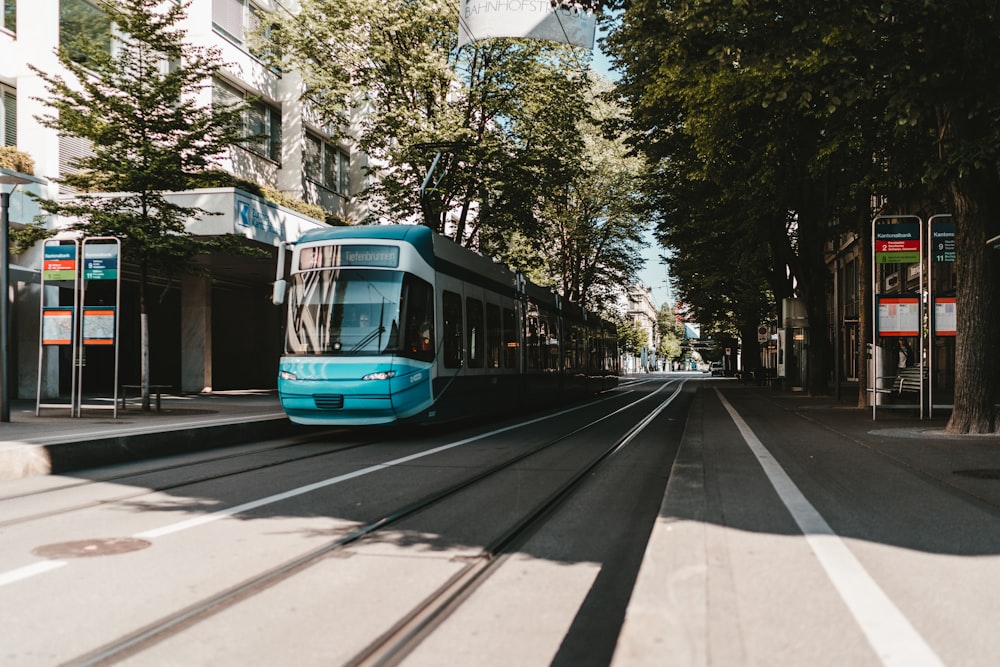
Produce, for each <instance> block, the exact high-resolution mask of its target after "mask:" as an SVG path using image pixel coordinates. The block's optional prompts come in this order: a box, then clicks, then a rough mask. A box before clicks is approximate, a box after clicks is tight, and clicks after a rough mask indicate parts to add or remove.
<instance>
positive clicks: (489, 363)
mask: <svg viewBox="0 0 1000 667" xmlns="http://www.w3.org/2000/svg"><path fill="white" fill-rule="evenodd" d="M286 247H287V248H289V249H290V250H291V264H290V266H288V265H287V259H288V257H287V254H288V253H287V252H285V251H282V252H280V253H279V258H278V276H277V280H276V282H275V296H274V301H275V303H278V304H280V303H283V302H285V301H287V304H288V314H287V331H286V344H285V353H284V355H283V356H282V358H281V362H280V367H279V371H278V394H279V396H280V398H281V404H282V407H283V408H284V410H285V412H286V413H287V414H288V417H289V419H291V420H292V421H293V422H296V423H300V424H324V425H330V424H342V425H367V424H386V423H391V422H395V421H400V420H417V421H439V420H441V421H444V420H450V419H456V418H460V417H468V416H472V415H478V414H485V413H491V412H498V411H500V410H501V409H503V410H509V409H518V408H524V407H530V406H535V405H540V404H543V403H546V402H551V401H552V400H553V399H556V398H564V399H572V398H577V397H579V396H583V395H586V394H590V393H595V392H598V391H603V390H606V389H609V388H612V387H614V386H616V385H617V381H618V367H617V363H618V354H617V332H616V329H615V326H614V325H613V324H611V323H609V322H606V321H603V320H601V319H600V318H598V317H596V316H594V315H588V314H587V313H585V312H583V310H582V309H580V308H578V307H576V306H575V305H573V304H568V303H567V304H561V303H560V301H559V299H558V298H557V297H556V295H555V294H553V293H552V292H550V291H547V290H544V289H542V288H539V287H537V286H535V285H532V284H531V283H529V282H528V281H527V280H525V279H524V277H523V276H521V275H519V274H515V273H513V272H512V271H510V270H509V269H507V268H506V267H504V266H502V265H500V264H496V263H495V262H493V261H491V260H489V259H487V258H485V257H482V256H481V255H478V254H477V253H475V252H472V251H470V250H468V249H466V248H462V247H460V246H459V245H457V244H456V243H454V242H452V241H451V240H450V239H447V238H445V237H443V236H440V235H438V234H435V233H434V232H433V231H432V230H431V229H429V228H427V227H423V226H414V225H387V226H358V227H336V228H330V229H321V230H313V231H310V232H307V233H305V234H303V236H302V237H301V238H300V239H299V240H298V241H297V242H296V243H294V244H291V245H289V246H286ZM286 271H287V273H286ZM286 275H287V279H286V278H285V276H286Z"/></svg>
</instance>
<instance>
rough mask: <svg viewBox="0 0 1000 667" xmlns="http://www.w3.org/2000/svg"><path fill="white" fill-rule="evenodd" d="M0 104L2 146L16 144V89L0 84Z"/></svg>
mask: <svg viewBox="0 0 1000 667" xmlns="http://www.w3.org/2000/svg"><path fill="white" fill-rule="evenodd" d="M0 93H2V95H0V104H2V105H3V127H2V128H0V129H2V131H3V137H2V138H3V141H2V145H4V146H17V91H16V90H14V89H13V88H10V87H8V86H0Z"/></svg>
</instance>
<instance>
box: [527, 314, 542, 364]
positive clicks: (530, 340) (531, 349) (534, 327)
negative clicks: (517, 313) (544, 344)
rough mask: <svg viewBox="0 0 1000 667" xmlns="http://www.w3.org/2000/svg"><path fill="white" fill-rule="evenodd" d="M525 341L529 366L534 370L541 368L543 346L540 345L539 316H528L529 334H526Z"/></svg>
mask: <svg viewBox="0 0 1000 667" xmlns="http://www.w3.org/2000/svg"><path fill="white" fill-rule="evenodd" d="M524 343H525V347H526V348H527V349H526V350H525V354H526V355H527V357H526V358H525V361H526V362H527V366H528V368H529V369H532V370H534V369H537V368H540V363H541V359H539V355H540V349H541V348H540V347H539V345H538V318H537V317H535V316H528V321H527V335H526V336H525V341H524Z"/></svg>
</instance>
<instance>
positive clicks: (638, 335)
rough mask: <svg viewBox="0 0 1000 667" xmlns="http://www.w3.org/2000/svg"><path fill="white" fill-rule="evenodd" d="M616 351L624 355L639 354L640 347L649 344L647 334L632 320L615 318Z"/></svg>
mask: <svg viewBox="0 0 1000 667" xmlns="http://www.w3.org/2000/svg"><path fill="white" fill-rule="evenodd" d="M617 323H618V351H619V352H620V353H621V354H622V355H624V356H633V355H636V354H639V352H640V351H641V350H642V348H644V347H646V346H648V345H649V334H647V333H646V330H645V329H643V328H642V327H640V326H639V325H638V324H636V323H635V322H634V321H632V320H626V319H624V318H621V317H619V318H617Z"/></svg>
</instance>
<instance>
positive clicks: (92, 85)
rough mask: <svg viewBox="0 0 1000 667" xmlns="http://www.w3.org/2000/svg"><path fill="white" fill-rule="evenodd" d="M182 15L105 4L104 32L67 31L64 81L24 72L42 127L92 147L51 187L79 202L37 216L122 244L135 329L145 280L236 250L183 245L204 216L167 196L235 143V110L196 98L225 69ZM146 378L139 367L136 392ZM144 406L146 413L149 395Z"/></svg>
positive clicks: (224, 243) (223, 245)
mask: <svg viewBox="0 0 1000 667" xmlns="http://www.w3.org/2000/svg"><path fill="white" fill-rule="evenodd" d="M186 8H187V5H186V4H183V3H166V4H164V3H161V2H159V0H105V1H103V2H101V3H100V9H101V10H102V11H103V12H104V15H103V17H101V22H103V23H101V25H97V26H91V28H92V29H87V30H79V31H77V32H75V33H73V38H72V39H71V40H70V41H69V42H68V43H64V44H63V45H62V46H61V47H60V48H59V50H58V58H59V62H60V64H61V65H62V66H63V67H64V68H65V71H66V72H67V74H68V76H67V77H65V78H64V77H63V76H62V75H61V74H56V73H50V72H44V71H41V70H39V69H38V68H36V67H32V70H33V71H34V72H35V73H36V74H37V75H38V76H39V77H41V78H42V79H43V80H44V81H45V83H46V88H47V91H48V96H47V97H46V98H44V99H42V100H41V101H42V102H44V103H45V104H46V105H47V106H48V107H49V108H50V113H49V114H47V115H45V116H43V117H42V118H41V119H40V120H41V122H42V123H43V124H44V125H45V126H46V127H49V128H51V129H53V130H56V131H57V132H59V133H60V134H61V135H64V136H69V137H77V138H80V139H83V140H85V141H86V142H87V143H88V144H89V146H90V147H91V149H92V150H91V152H90V153H89V154H87V155H85V156H84V157H79V158H76V159H74V160H73V161H72V162H71V164H70V166H71V167H72V168H73V171H71V172H69V173H64V174H63V175H62V176H61V178H60V179H59V183H60V184H61V185H62V186H65V187H68V188H71V189H73V190H74V191H76V193H77V195H76V196H74V197H71V198H68V199H60V200H45V201H43V202H42V206H43V208H44V209H45V210H47V211H48V212H49V213H56V214H59V215H62V216H66V217H69V218H73V219H75V220H76V222H75V223H73V224H72V225H71V227H72V228H74V229H78V230H80V231H83V232H85V233H86V234H88V235H89V236H113V237H117V238H120V239H122V252H123V254H124V258H125V260H126V261H129V262H131V263H134V264H135V265H136V266H138V268H139V274H140V313H141V317H142V319H143V321H145V313H146V289H147V285H148V278H149V276H150V275H151V274H163V275H171V274H175V273H177V272H178V271H179V270H183V269H184V267H186V266H187V265H188V263H189V262H190V260H191V259H192V258H193V257H194V256H195V255H197V254H200V253H204V252H208V251H211V250H218V249H229V250H233V249H236V247H237V245H236V241H235V237H233V238H226V237H220V238H216V239H214V240H205V239H199V238H196V237H194V236H192V235H190V234H189V233H188V232H187V230H186V227H185V223H186V222H187V221H188V220H189V219H191V218H192V217H197V216H199V215H202V214H204V213H205V212H204V211H202V210H200V209H198V208H194V207H187V206H179V205H177V204H176V203H174V202H173V201H171V200H170V199H169V198H168V197H167V193H169V192H174V191H178V190H183V189H185V188H186V187H188V185H189V184H190V183H191V182H193V180H194V179H196V178H197V175H198V174H199V173H201V172H204V171H205V170H206V169H208V168H210V167H212V166H213V165H214V164H215V162H216V160H217V159H218V158H219V157H220V156H221V155H223V153H224V152H225V151H226V150H227V149H228V148H229V147H230V146H232V145H234V144H236V143H237V142H239V141H241V140H242V139H243V137H242V129H241V128H242V124H241V114H242V109H240V108H238V107H232V108H211V107H208V106H206V105H205V104H204V103H203V102H202V101H200V100H199V99H198V95H199V93H200V92H201V91H202V89H203V88H204V87H206V86H210V85H211V82H212V75H213V74H215V73H216V72H217V71H218V70H219V69H220V68H221V67H222V63H221V61H220V57H219V54H218V52H217V51H215V50H211V49H205V48H201V47H196V46H192V45H190V44H188V43H186V42H185V39H184V32H183V31H182V30H181V29H180V28H179V27H178V23H179V22H180V21H181V19H182V18H183V17H184V12H185V11H186ZM102 25H103V28H102ZM112 25H113V26H114V40H113V41H112V39H111V26H112ZM108 193H111V194H108ZM147 345H148V341H145V340H144V341H143V347H144V358H145V357H146V354H148V352H146V351H145V349H146V346H147ZM147 374H148V369H147V368H146V367H145V364H144V365H143V378H142V382H143V385H144V386H145V387H148V377H147ZM143 403H144V407H147V408H148V389H146V390H144V391H143Z"/></svg>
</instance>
